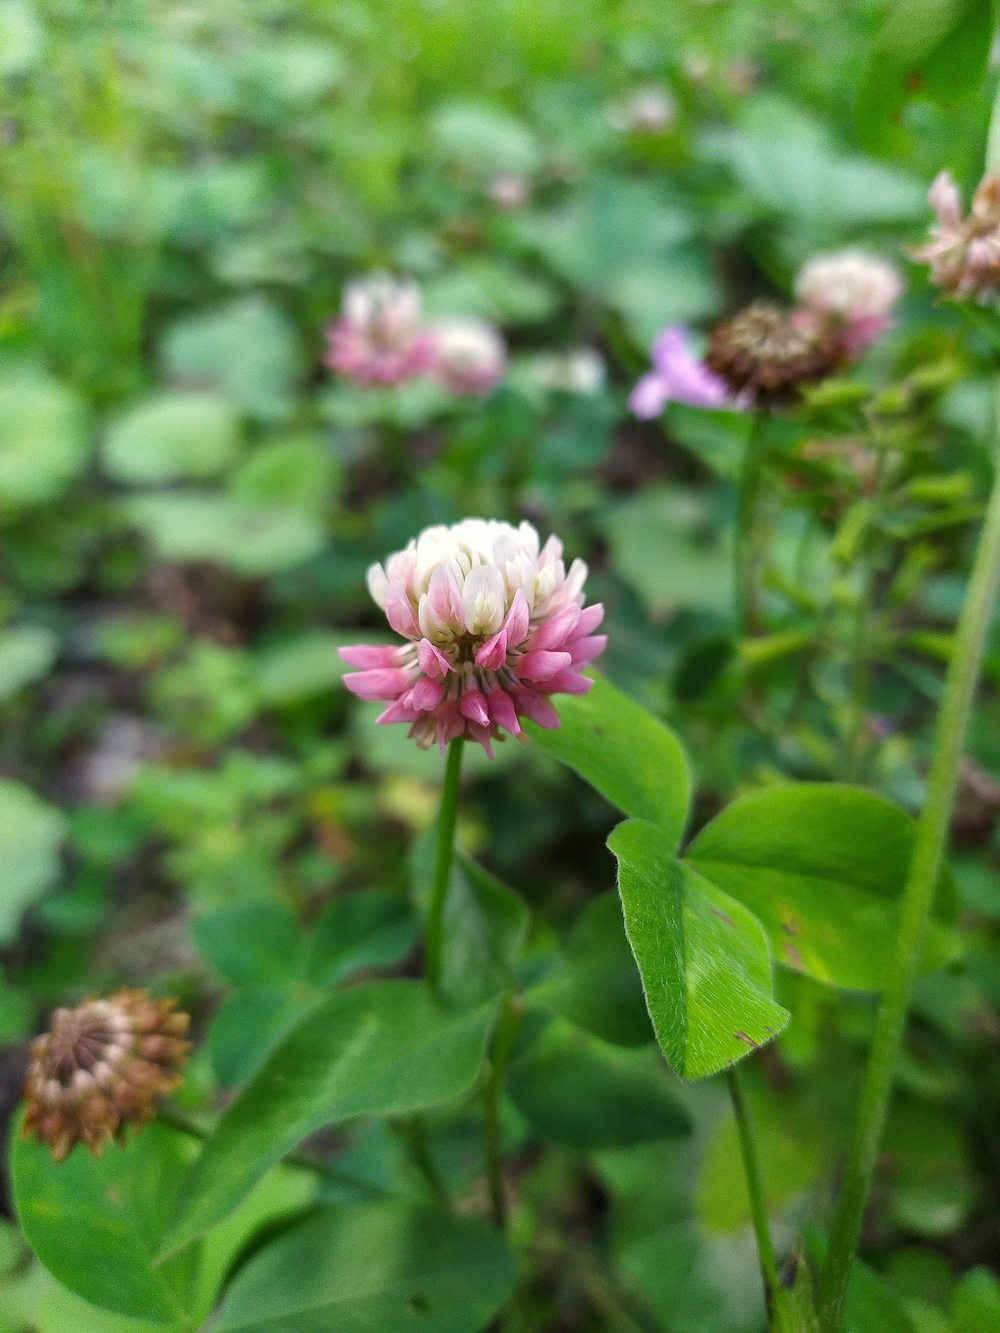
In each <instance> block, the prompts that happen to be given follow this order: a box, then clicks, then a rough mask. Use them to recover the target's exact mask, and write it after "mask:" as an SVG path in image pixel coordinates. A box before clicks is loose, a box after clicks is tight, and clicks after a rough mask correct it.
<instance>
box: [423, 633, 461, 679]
mask: <svg viewBox="0 0 1000 1333" xmlns="http://www.w3.org/2000/svg"><path fill="white" fill-rule="evenodd" d="M417 661H418V662H419V663H420V670H421V671H422V672H423V673H424V675H425V676H430V677H432V679H434V680H442V679H443V678H444V677H445V676H446V675H447V674H448V672H449V671H451V669H452V666H451V663H450V662H449V660H448V659H447V657H445V655H444V653H442V652H441V650H440V649H439V648H435V647H434V645H433V644H432V643H431V641H430V639H421V640H420V645H419V647H418V648H417Z"/></svg>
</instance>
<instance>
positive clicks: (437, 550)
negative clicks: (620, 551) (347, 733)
mask: <svg viewBox="0 0 1000 1333" xmlns="http://www.w3.org/2000/svg"><path fill="white" fill-rule="evenodd" d="M562 553H563V548H562V543H561V542H560V541H559V540H558V538H556V537H550V538H549V539H548V541H547V542H546V543H545V544H544V546H540V544H539V538H538V533H537V532H536V531H535V529H534V528H533V527H532V525H531V524H530V523H521V524H520V526H519V527H516V528H515V527H513V526H512V525H511V524H509V523H502V522H497V521H494V520H485V519H481V518H466V519H463V520H462V521H461V522H460V523H455V524H453V525H452V526H451V527H446V526H443V525H442V526H436V527H431V528H426V529H425V530H424V531H423V532H422V533H421V534H420V536H419V537H417V538H416V539H415V540H413V541H411V542H410V543H409V545H408V546H407V547H406V548H405V549H404V550H402V551H397V552H396V554H395V555H391V556H390V557H389V559H388V560H387V561H386V562H385V565H384V566H383V565H380V564H375V565H372V567H371V568H370V569H369V571H368V589H369V591H370V593H371V595H372V598H373V599H374V601H375V602H376V603H377V604H378V605H379V606H380V607H381V608H382V610H383V611H384V612H385V615H386V619H387V620H388V621H389V624H390V625H391V626H392V628H393V629H394V630H395V631H396V633H397V634H399V635H401V636H402V637H403V639H405V640H406V642H405V643H404V644H402V645H400V646H371V645H359V646H357V647H351V648H342V649H341V650H340V656H341V658H342V660H343V661H344V662H346V663H347V664H348V666H351V667H356V668H358V670H357V671H356V672H354V673H352V674H349V675H347V676H345V677H344V683H345V685H346V686H347V688H348V689H349V690H351V692H352V693H353V694H355V695H357V696H358V697H359V698H361V699H380V700H383V701H384V702H385V703H387V704H388V707H387V708H386V709H385V711H384V712H383V713H382V715H381V716H380V717H379V719H378V720H379V722H382V723H390V722H405V723H407V724H408V725H409V728H410V735H411V736H412V737H413V738H414V739H415V740H416V742H417V744H418V745H420V746H421V747H423V748H428V747H430V746H431V745H433V744H435V743H437V744H438V745H439V746H440V747H441V749H442V750H444V748H445V747H446V746H447V745H448V743H449V742H450V741H452V740H454V739H456V738H457V737H459V736H464V737H467V738H468V739H470V740H474V741H478V742H479V743H480V744H481V745H482V746H483V747H484V748H485V750H486V752H487V753H488V754H489V755H490V757H491V758H492V755H493V749H492V742H493V741H494V740H500V739H502V738H503V733H504V732H509V733H510V734H511V735H512V736H519V735H520V734H521V722H520V719H521V718H530V719H531V720H532V721H533V722H537V723H538V725H539V726H542V727H547V728H555V727H558V725H559V715H558V714H557V712H556V710H555V708H553V706H552V704H551V702H550V697H551V696H552V695H554V694H585V693H586V692H587V690H588V689H589V688H590V683H591V682H590V681H589V680H588V679H587V678H586V677H585V676H584V675H583V674H582V672H583V668H584V667H585V666H586V665H587V664H588V663H589V662H591V661H593V659H594V658H595V657H597V656H598V654H599V653H601V652H602V651H603V649H604V645H605V641H606V640H605V636H604V635H602V634H595V633H594V631H595V630H596V629H597V627H598V626H599V625H600V623H601V620H602V619H603V616H604V608H603V607H602V606H601V605H600V604H597V605H593V606H586V605H585V599H584V594H583V585H584V582H585V580H586V577H587V566H586V565H585V564H584V563H583V561H582V560H574V561H573V563H572V565H570V567H569V569H568V570H567V568H566V566H565V564H564V562H563V558H562Z"/></svg>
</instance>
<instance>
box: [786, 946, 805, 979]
mask: <svg viewBox="0 0 1000 1333" xmlns="http://www.w3.org/2000/svg"><path fill="white" fill-rule="evenodd" d="M781 947H782V948H783V949H784V952H785V957H786V958H787V959H788V961H789V962H790V963H791V965H792V967H794V968H795V970H796V972H804V971H805V970H806V969H805V964H804V963H803V962H802V955H801V954H800V953H799V951H798V949H796V947H795V945H794V944H790V943H789V942H788V941H787V940H786V941H785V943H784V944H783V945H782V946H781Z"/></svg>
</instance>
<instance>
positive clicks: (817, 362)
mask: <svg viewBox="0 0 1000 1333" xmlns="http://www.w3.org/2000/svg"><path fill="white" fill-rule="evenodd" d="M844 357H845V349H844V347H843V344H842V343H841V342H840V341H839V340H838V339H837V338H836V337H834V336H832V334H831V331H830V329H829V328H828V326H827V324H826V322H825V321H824V320H822V319H820V318H817V317H816V316H814V315H811V314H810V313H809V312H807V311H804V310H795V311H792V312H791V313H788V312H786V311H784V310H782V309H781V307H780V306H776V305H772V304H771V303H770V302H769V301H755V302H754V303H753V305H749V306H747V308H746V309H745V310H741V311H740V312H739V314H737V315H733V317H732V318H731V319H727V320H725V321H724V322H723V323H721V324H719V325H717V326H716V327H715V329H713V330H712V334H711V338H710V341H709V350H708V355H707V356H706V358H705V364H706V365H707V366H708V368H709V370H711V371H713V372H714V373H715V374H716V375H718V376H719V377H720V378H721V379H723V380H724V381H725V382H726V384H727V385H728V386H729V389H730V391H731V392H732V393H733V394H734V395H744V396H747V395H749V396H751V397H752V398H753V399H754V401H755V402H759V403H778V402H787V401H789V400H790V399H793V398H794V397H795V394H796V391H797V390H798V389H800V388H801V387H802V386H803V385H805V384H809V383H812V382H814V381H815V380H820V379H823V378H824V377H825V376H826V375H829V374H830V373H831V371H833V370H836V368H837V367H838V366H839V365H840V364H841V363H842V362H843V360H844Z"/></svg>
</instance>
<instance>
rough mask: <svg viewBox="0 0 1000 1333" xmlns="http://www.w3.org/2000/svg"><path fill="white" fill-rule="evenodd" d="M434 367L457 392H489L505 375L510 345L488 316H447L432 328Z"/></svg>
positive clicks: (445, 384)
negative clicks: (454, 317) (508, 345)
mask: <svg viewBox="0 0 1000 1333" xmlns="http://www.w3.org/2000/svg"><path fill="white" fill-rule="evenodd" d="M429 333H430V338H431V345H432V348H433V354H432V360H431V369H432V371H433V373H434V374H435V375H436V376H437V378H438V379H439V380H440V381H441V383H442V384H443V385H444V386H445V388H446V389H449V390H450V391H451V392H452V393H455V394H469V395H478V394H487V393H490V392H491V391H492V390H493V389H495V388H496V386H497V385H498V384H499V383H500V381H501V380H502V379H503V376H504V372H505V370H506V369H507V347H506V344H505V343H504V340H503V338H502V337H501V335H500V332H499V330H498V329H495V328H494V327H493V325H492V324H487V323H486V321H485V320H482V319H474V318H471V317H468V318H459V319H446V320H441V321H440V322H439V323H437V324H433V325H431V327H430V330H429Z"/></svg>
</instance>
